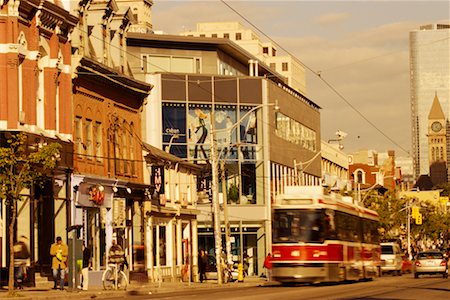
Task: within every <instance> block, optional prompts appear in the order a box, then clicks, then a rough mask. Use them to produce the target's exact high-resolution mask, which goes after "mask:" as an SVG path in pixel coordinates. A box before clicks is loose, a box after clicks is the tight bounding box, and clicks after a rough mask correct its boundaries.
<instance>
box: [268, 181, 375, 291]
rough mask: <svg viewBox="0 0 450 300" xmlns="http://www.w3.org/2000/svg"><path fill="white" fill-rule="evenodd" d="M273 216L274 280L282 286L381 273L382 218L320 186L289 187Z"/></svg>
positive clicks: (367, 277)
mask: <svg viewBox="0 0 450 300" xmlns="http://www.w3.org/2000/svg"><path fill="white" fill-rule="evenodd" d="M285 192H286V193H285V194H283V195H280V196H278V197H277V200H276V203H275V204H273V216H272V227H273V231H272V253H273V255H272V278H273V280H276V281H279V282H282V283H293V282H314V283H315V282H337V281H344V280H360V279H372V278H374V277H377V276H379V274H380V244H379V235H378V222H379V219H378V214H377V213H376V212H375V211H372V210H369V209H367V208H364V207H362V206H360V205H357V204H356V203H355V201H354V200H353V199H352V198H351V197H344V196H340V195H339V194H336V193H333V192H329V193H328V192H326V189H324V188H323V187H320V186H292V187H286V189H285Z"/></svg>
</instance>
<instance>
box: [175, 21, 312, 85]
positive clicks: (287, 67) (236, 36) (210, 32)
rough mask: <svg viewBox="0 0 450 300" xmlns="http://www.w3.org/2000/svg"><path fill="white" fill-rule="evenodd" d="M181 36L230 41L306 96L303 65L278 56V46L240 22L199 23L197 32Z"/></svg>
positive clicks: (292, 59)
mask: <svg viewBox="0 0 450 300" xmlns="http://www.w3.org/2000/svg"><path fill="white" fill-rule="evenodd" d="M181 35H184V36H195V37H212V38H227V39H230V40H232V41H233V42H235V43H236V44H238V45H239V46H241V47H242V48H243V49H245V50H246V51H248V52H249V53H251V54H252V55H254V56H255V57H257V58H258V60H259V62H263V63H265V64H266V65H268V66H269V67H270V68H271V69H272V70H273V71H274V72H277V73H279V74H281V75H282V76H284V77H285V78H286V84H287V85H289V86H290V87H291V88H293V89H295V90H297V91H298V92H300V93H302V94H306V72H305V67H304V66H303V64H302V63H301V62H300V61H299V60H297V59H296V58H295V57H292V56H290V55H282V56H279V55H277V47H276V45H274V44H273V43H272V42H271V41H269V42H263V41H262V40H261V38H260V37H259V35H258V34H256V33H255V32H254V31H253V30H251V29H248V28H245V27H244V26H243V25H242V24H241V23H239V22H204V23H197V28H196V30H195V31H186V32H182V33H181ZM255 63H258V61H255ZM230 75H232V74H230Z"/></svg>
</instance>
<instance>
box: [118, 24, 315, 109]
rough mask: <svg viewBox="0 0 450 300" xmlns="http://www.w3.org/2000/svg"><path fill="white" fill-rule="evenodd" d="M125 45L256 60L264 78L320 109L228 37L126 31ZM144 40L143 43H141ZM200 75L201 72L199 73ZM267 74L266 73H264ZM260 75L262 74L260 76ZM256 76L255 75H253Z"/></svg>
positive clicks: (279, 75)
mask: <svg viewBox="0 0 450 300" xmlns="http://www.w3.org/2000/svg"><path fill="white" fill-rule="evenodd" d="M126 39H127V45H128V46H131V47H145V46H146V45H145V42H149V43H150V42H151V44H150V46H151V47H155V48H158V47H161V46H163V45H165V44H174V45H175V46H179V47H183V48H186V47H191V48H196V49H199V50H208V47H209V48H217V49H220V50H222V51H224V52H225V53H227V54H230V55H231V56H233V57H234V58H236V59H237V60H238V61H240V62H245V63H248V61H249V60H256V61H258V66H259V67H260V68H262V69H263V71H265V72H266V73H269V74H270V76H264V77H265V78H267V79H269V80H271V81H273V82H275V83H277V84H279V85H282V86H283V87H284V88H286V89H288V90H289V91H290V92H292V93H294V94H298V97H300V98H302V99H304V100H305V101H306V102H307V103H308V104H309V105H311V106H312V107H314V108H316V109H321V108H322V107H320V106H319V105H318V104H317V103H315V102H314V101H312V100H311V99H309V98H308V97H306V96H305V95H303V94H302V93H301V92H299V91H297V90H295V89H293V88H292V87H290V86H289V85H288V84H287V83H286V82H285V77H284V76H282V75H281V74H280V73H278V72H275V71H273V70H272V69H270V68H269V66H267V65H266V64H265V63H264V62H262V61H261V60H260V59H258V58H257V57H256V56H254V55H253V54H251V53H250V52H248V51H247V50H245V49H243V48H242V47H240V46H239V45H238V44H236V43H234V42H233V41H231V40H230V39H226V38H210V37H191V36H182V35H170V34H153V33H137V32H128V33H127V37H126ZM143 42H144V43H143ZM200 75H201V74H200ZM266 75H267V74H266ZM261 77H262V76H261ZM255 78H257V77H255Z"/></svg>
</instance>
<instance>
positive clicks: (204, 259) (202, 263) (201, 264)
mask: <svg viewBox="0 0 450 300" xmlns="http://www.w3.org/2000/svg"><path fill="white" fill-rule="evenodd" d="M207 264H208V255H206V253H205V251H204V250H200V255H199V258H198V271H199V273H200V282H203V280H206V265H207Z"/></svg>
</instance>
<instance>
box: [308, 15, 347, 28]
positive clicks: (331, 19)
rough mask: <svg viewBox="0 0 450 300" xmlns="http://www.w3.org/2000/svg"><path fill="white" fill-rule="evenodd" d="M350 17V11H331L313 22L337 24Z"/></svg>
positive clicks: (327, 24)
mask: <svg viewBox="0 0 450 300" xmlns="http://www.w3.org/2000/svg"><path fill="white" fill-rule="evenodd" d="M349 18H350V14H349V13H338V12H336V13H329V14H325V15H320V16H318V17H316V18H314V20H313V22H314V23H315V24H318V25H321V26H326V27H329V26H335V25H339V24H342V23H344V22H345V21H346V20H348V19H349Z"/></svg>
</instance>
